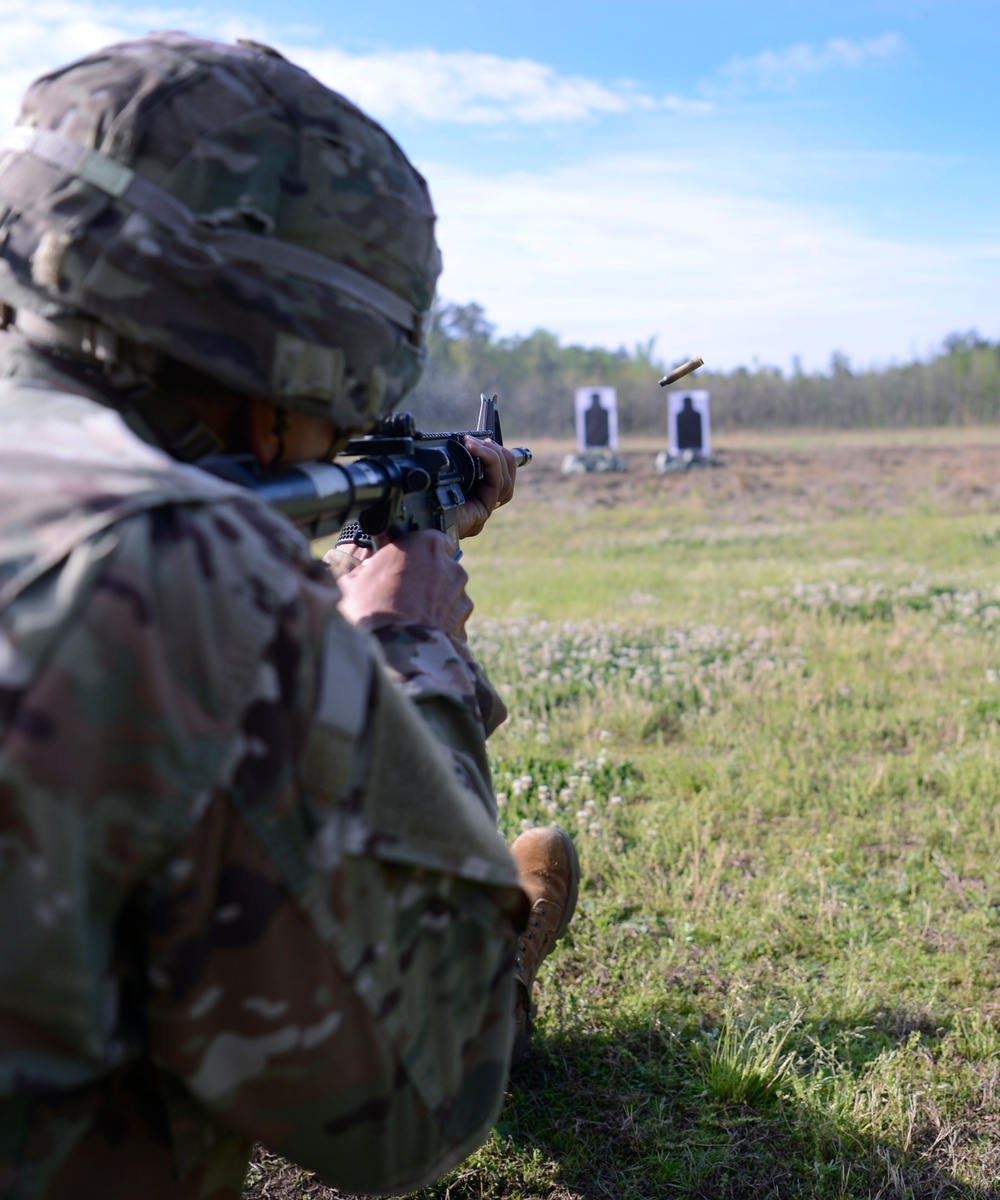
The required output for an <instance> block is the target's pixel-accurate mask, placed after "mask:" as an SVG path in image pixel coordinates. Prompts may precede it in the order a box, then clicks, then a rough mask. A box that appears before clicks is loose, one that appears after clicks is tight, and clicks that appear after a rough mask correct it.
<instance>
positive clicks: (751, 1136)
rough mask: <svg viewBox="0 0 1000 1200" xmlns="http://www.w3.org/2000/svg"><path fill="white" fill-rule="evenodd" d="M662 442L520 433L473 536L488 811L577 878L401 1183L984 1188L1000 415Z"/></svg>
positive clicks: (829, 1192)
mask: <svg viewBox="0 0 1000 1200" xmlns="http://www.w3.org/2000/svg"><path fill="white" fill-rule="evenodd" d="M658 448H659V447H658V446H653V445H649V446H646V447H643V446H641V445H639V444H632V445H630V446H629V447H628V448H627V454H626V457H627V458H628V460H629V463H630V470H629V472H628V473H627V474H625V475H620V476H614V477H604V478H600V477H591V478H589V479H586V478H585V479H580V478H575V479H567V480H564V479H562V478H561V477H560V476H559V475H558V471H557V465H558V460H559V450H560V447H556V446H546V447H543V448H542V450H543V453H541V454H539V456H538V458H537V460H536V462H535V463H534V464H532V466H531V467H530V468H529V469H528V470H526V471H525V472H524V473H523V478H522V480H521V483H520V485H519V495H518V497H517V499H516V501H515V503H514V504H513V505H512V506H511V507H510V508H509V509H507V510H505V511H504V512H503V513H502V514H500V515H499V516H498V518H497V519H496V520H495V521H494V522H493V527H492V528H491V529H489V530H488V531H487V532H486V533H485V534H484V535H483V536H482V537H481V538H479V539H477V541H475V542H469V543H468V545H467V553H466V560H465V561H466V563H467V565H468V569H469V574H470V576H471V580H472V583H471V591H472V594H473V595H474V597H475V599H476V602H477V611H476V615H475V617H474V619H473V641H474V644H475V646H476V648H477V652H478V653H479V654H480V656H481V657H482V658H483V660H484V661H485V662H486V663H487V665H488V666H489V668H490V669H491V673H492V675H493V677H494V679H495V680H496V681H497V682H498V684H500V685H501V688H502V690H503V692H504V694H505V696H506V698H507V700H508V704H509V707H510V709H511V718H510V720H509V722H508V723H507V725H506V726H505V727H504V729H503V730H502V731H501V732H500V733H499V734H498V735H497V736H496V738H495V739H494V741H493V745H492V751H493V760H494V771H495V785H496V788H497V791H498V793H499V798H500V801H501V805H502V809H501V811H502V822H503V827H504V831H505V833H506V834H507V835H508V837H510V838H513V837H514V836H515V835H516V834H517V832H518V831H519V830H520V829H522V828H525V827H527V826H529V825H531V824H535V823H547V822H549V821H557V822H558V823H560V824H562V825H564V826H565V827H567V828H569V829H570V830H572V831H573V833H574V836H575V838H576V840H577V844H578V845H579V847H580V851H581V858H582V862H583V884H582V889H581V898H580V906H579V911H578V915H577V918H576V920H575V922H574V924H573V926H572V929H571V932H570V934H569V936H568V937H567V939H566V941H565V942H564V943H563V944H562V945H561V947H560V949H559V950H558V951H557V952H556V953H555V954H554V955H553V956H552V958H551V959H550V960H549V962H548V963H547V964H546V966H545V968H543V972H542V978H541V990H540V997H539V999H540V1009H541V1013H540V1020H539V1023H538V1028H537V1038H536V1044H535V1049H534V1055H533V1058H532V1060H531V1062H530V1064H529V1065H528V1066H527V1067H526V1068H524V1069H522V1070H521V1071H520V1072H519V1073H518V1074H517V1075H516V1076H515V1078H514V1080H513V1081H512V1084H511V1089H510V1093H509V1097H508V1101H507V1104H506V1106H505V1108H504V1111H503V1114H502V1117H501V1120H500V1122H499V1124H498V1126H497V1129H496V1131H495V1133H494V1135H493V1138H492V1140H491V1142H490V1143H489V1144H488V1145H487V1146H486V1147H485V1148H484V1149H483V1150H482V1151H480V1152H479V1153H478V1154H477V1155H475V1156H474V1157H473V1158H472V1159H470V1160H469V1161H468V1162H467V1163H465V1164H464V1165H463V1166H462V1167H461V1168H460V1169H459V1170H458V1171H457V1172H455V1173H454V1174H453V1175H452V1176H451V1177H450V1178H449V1179H447V1180H444V1181H443V1182H441V1183H440V1184H439V1185H437V1186H436V1187H434V1188H431V1189H428V1190H426V1191H424V1192H422V1193H420V1196H421V1197H423V1198H425V1200H429V1198H431V1197H435V1198H440V1200H446V1198H451V1200H459V1198H462V1200H465V1198H466V1197H476V1198H486V1197H489V1198H491V1200H494V1198H495V1200H516V1198H522V1197H523V1198H526V1197H539V1198H541V1197H546V1198H551V1200H563V1198H566V1200H568V1198H570V1197H586V1198H588V1200H590V1198H598V1197H608V1198H615V1200H617V1198H621V1200H639V1198H643V1200H645V1198H659V1197H669V1196H673V1195H678V1196H699V1197H713V1198H714V1197H733V1198H735V1197H769V1196H774V1197H830V1198H833V1197H900V1198H902V1197H914V1198H923V1197H936V1196H960V1197H989V1196H1000V1095H998V1090H1000V969H998V968H1000V962H998V947H1000V860H998V846H1000V838H998V833H1000V829H998V825H1000V815H998V806H997V791H998V788H997V775H998V772H997V761H998V759H1000V640H998V636H997V631H998V630H1000V577H998V575H1000V572H998V568H1000V438H998V436H997V434H996V431H989V436H983V435H982V433H980V434H966V435H965V436H964V437H963V436H962V435H961V434H959V433H956V432H955V431H949V433H948V435H947V437H944V438H941V439H935V438H934V437H932V436H928V433H927V431H922V432H921V433H920V434H918V435H915V436H913V437H911V438H907V437H906V436H905V435H903V434H901V433H899V432H898V431H897V432H894V433H893V434H892V435H886V436H884V437H881V438H880V437H878V436H877V435H875V436H874V438H872V437H865V438H860V437H850V436H847V435H840V436H838V437H827V436H825V435H807V434H802V433H796V434H795V435H794V436H789V437H788V438H782V437H780V436H775V437H770V438H765V437H761V436H756V437H750V436H744V437H743V438H741V439H739V440H737V439H729V440H728V441H727V440H725V439H723V441H722V445H721V447H720V456H721V458H722V460H723V463H724V466H723V467H722V468H721V469H718V470H700V471H690V472H688V473H686V474H684V475H674V476H669V477H665V478H658V477H656V476H655V475H654V473H653V470H652V460H653V455H654V453H655V451H656V449H658ZM267 1195H270V1196H273V1197H279V1196H281V1197H292V1196H302V1197H305V1196H310V1197H315V1198H316V1200H319V1198H321V1197H331V1198H332V1197H335V1196H336V1195H337V1193H336V1192H335V1191H331V1190H329V1189H325V1188H322V1187H320V1186H319V1185H318V1184H316V1183H315V1181H311V1180H310V1179H309V1178H308V1177H305V1176H301V1173H298V1172H295V1171H293V1170H292V1169H290V1168H287V1167H282V1166H281V1164H279V1163H276V1162H274V1161H273V1160H269V1159H267V1158H266V1157H263V1158H262V1159H261V1160H260V1162H259V1164H258V1165H257V1166H255V1167H254V1168H253V1169H252V1172H251V1179H250V1183H249V1185H248V1190H247V1196H248V1197H249V1196H253V1197H264V1196H267Z"/></svg>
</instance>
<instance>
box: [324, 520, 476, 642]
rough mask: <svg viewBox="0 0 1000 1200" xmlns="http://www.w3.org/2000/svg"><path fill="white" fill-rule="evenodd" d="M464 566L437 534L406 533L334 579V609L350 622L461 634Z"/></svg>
mask: <svg viewBox="0 0 1000 1200" xmlns="http://www.w3.org/2000/svg"><path fill="white" fill-rule="evenodd" d="M468 578H469V577H468V576H467V575H466V573H465V569H464V568H463V567H462V566H461V565H460V564H459V563H457V562H455V560H454V559H453V558H452V548H451V543H450V542H449V541H448V539H447V538H446V537H445V535H444V534H443V533H438V532H437V531H435V530H424V531H422V532H420V533H410V534H407V536H406V537H404V538H400V540H399V541H398V542H390V543H389V544H388V545H386V546H383V547H382V548H381V549H380V550H379V552H378V553H377V554H372V555H371V556H370V557H369V558H366V559H365V560H364V561H363V562H361V564H360V565H359V566H357V567H355V568H354V570H353V571H350V572H349V573H348V574H346V575H344V576H343V577H342V578H340V579H339V580H338V586H339V587H340V591H341V596H342V598H341V601H340V611H341V613H343V615H344V616H345V617H346V618H347V620H348V621H350V622H351V624H352V625H362V626H363V627H364V628H366V629H377V628H378V627H379V626H380V625H411V624H417V625H432V626H434V628H436V629H443V630H444V631H445V633H447V634H449V635H451V636H452V637H457V638H464V637H465V622H466V621H467V620H468V619H469V615H470V613H471V612H472V601H471V600H470V599H469V597H468V595H467V593H466V591H465V585H466V583H467V582H468Z"/></svg>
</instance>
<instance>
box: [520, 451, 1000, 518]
mask: <svg viewBox="0 0 1000 1200" xmlns="http://www.w3.org/2000/svg"><path fill="white" fill-rule="evenodd" d="M567 449H569V447H568V446H565V447H557V446H554V445H553V444H551V443H546V444H544V445H543V446H541V447H539V448H538V449H537V450H536V452H535V458H534V461H533V462H532V463H531V465H530V466H529V467H528V468H526V469H525V470H523V471H522V472H521V473H520V474H519V477H518V490H519V496H518V499H519V500H521V499H522V497H523V502H528V501H530V500H535V501H538V502H540V503H542V504H545V505H548V506H551V507H555V508H557V509H559V510H562V511H569V512H572V511H574V510H577V511H587V510H591V509H594V508H601V507H604V508H617V507H620V506H622V505H625V506H629V507H643V506H645V505H651V504H663V503H667V504H671V505H674V504H676V505H678V506H679V507H682V508H685V507H689V508H694V509H699V510H701V511H703V512H704V513H705V515H706V516H707V515H709V514H710V515H711V516H712V518H713V520H725V521H731V522H733V523H737V524H742V523H746V522H754V521H768V522H769V521H789V520H791V521H804V520H815V519H825V518H828V517H833V516H850V515H869V516H894V515H902V514H903V513H905V512H912V510H913V508H914V506H917V507H924V508H926V510H927V511H933V512H937V513H941V514H944V515H959V514H968V513H970V512H980V513H984V514H989V513H1000V444H989V443H987V444H977V443H974V442H971V441H970V442H969V443H968V444H954V443H951V442H946V443H943V444H941V445H927V444H921V443H916V444H913V445H899V444H895V443H890V444H885V445H880V444H877V443H876V444H873V445H870V446H864V445H856V444H852V443H848V444H844V443H843V442H842V441H840V442H838V441H837V440H834V439H831V441H830V442H829V443H827V444H824V443H823V442H821V441H816V442H813V443H807V444H804V445H800V446H798V447H796V448H794V449H791V448H789V447H788V446H787V445H786V444H783V442H782V441H781V440H779V439H776V440H775V443H774V445H773V447H769V446H767V445H766V444H761V443H760V442H758V443H757V444H756V445H754V446H752V447H747V446H740V445H734V446H732V447H727V446H726V445H725V443H723V444H722V445H721V446H720V447H719V448H718V450H717V455H716V456H717V458H718V461H719V462H720V464H721V465H720V466H719V467H716V468H701V469H691V470H689V471H685V472H675V473H671V474H668V475H662V476H660V475H657V474H656V472H655V469H654V459H655V456H656V453H657V451H658V450H659V449H662V447H661V446H659V445H657V444H656V443H654V442H650V443H649V446H648V448H647V447H642V448H635V447H632V448H628V449H625V450H624V451H621V452H620V456H621V457H622V458H624V460H625V462H626V463H627V465H628V471H627V472H624V473H621V474H607V475H586V476H580V475H575V476H563V475H561V474H560V471H559V466H560V463H561V461H562V456H563V454H564V453H565V451H566V450H567Z"/></svg>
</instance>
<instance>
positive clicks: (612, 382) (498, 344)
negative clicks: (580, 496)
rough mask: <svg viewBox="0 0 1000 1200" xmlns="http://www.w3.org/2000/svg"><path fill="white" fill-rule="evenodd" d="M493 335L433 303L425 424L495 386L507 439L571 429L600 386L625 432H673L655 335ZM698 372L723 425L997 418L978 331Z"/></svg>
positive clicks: (466, 309) (462, 307) (990, 369)
mask: <svg viewBox="0 0 1000 1200" xmlns="http://www.w3.org/2000/svg"><path fill="white" fill-rule="evenodd" d="M495 335H496V329H495V326H494V325H493V324H492V323H491V322H490V321H488V320H487V318H486V312H485V309H484V308H483V307H482V305H480V304H475V303H471V304H441V305H438V306H436V307H435V309H434V311H433V314H432V317H431V323H430V330H429V336H428V364H427V369H426V371H425V372H424V376H423V378H422V379H421V381H420V383H419V385H418V386H417V387H416V388H415V389H414V391H413V392H412V393H411V395H410V396H409V397H408V399H407V403H408V405H409V406H410V407H411V408H412V409H413V411H414V412H415V413H416V415H417V417H418V419H419V420H420V422H421V423H422V424H423V425H424V427H425V428H428V427H431V426H434V427H436V428H447V427H449V426H450V427H453V428H454V427H456V426H457V427H467V426H468V425H469V423H470V422H471V421H472V420H473V419H474V418H475V416H476V413H477V412H478V402H479V393H480V392H481V391H488V392H490V393H492V392H494V391H495V392H497V393H499V396H500V407H501V412H502V414H503V421H504V429H505V432H506V433H507V436H508V437H510V436H516V437H518V438H528V437H531V436H535V437H539V436H545V435H556V436H567V437H568V436H570V435H571V434H572V430H573V400H572V397H573V393H574V391H575V390H576V388H578V387H589V386H601V385H603V386H609V387H614V388H616V389H617V391H618V412H619V428H620V429H621V432H622V433H624V434H629V433H646V434H655V435H660V436H663V437H664V438H665V437H666V405H665V403H664V396H663V393H662V391H661V390H660V388H659V387H658V386H657V380H658V379H659V377H660V376H661V375H662V374H663V373H664V372H665V370H666V366H665V364H664V363H662V362H660V361H658V360H657V359H656V358H655V356H654V352H655V344H656V343H655V339H653V338H650V339H649V340H648V341H646V342H640V343H638V344H637V345H636V346H635V348H634V349H633V350H631V351H629V350H628V349H626V348H625V347H624V346H620V347H619V348H618V349H617V350H607V349H604V348H603V347H599V346H580V345H570V346H563V345H561V344H560V342H559V338H558V337H557V336H556V335H555V334H554V333H550V332H549V331H548V330H545V329H536V330H535V331H534V332H533V333H530V334H528V335H527V336H514V337H504V338H499V339H498V338H497V337H496V336H495ZM687 357H690V356H687ZM678 361H679V362H681V361H684V359H683V358H682V359H679V360H678ZM695 379H696V380H697V386H698V387H704V388H707V389H708V390H709V391H710V392H711V394H712V419H713V422H714V423H715V424H716V425H717V426H718V427H720V428H723V429H745V428H773V427H779V426H785V427H787V426H796V425H804V426H818V427H827V428H848V427H865V426H903V425H947V424H972V423H987V422H995V421H998V420H1000V343H991V342H990V341H988V340H987V339H986V338H983V337H981V336H980V334H979V333H978V332H977V331H976V330H974V329H973V330H968V331H967V332H964V333H951V334H949V335H948V336H947V337H946V338H945V339H944V341H943V343H942V349H941V352H940V353H939V354H937V355H935V356H933V357H931V358H930V359H929V360H928V361H926V362H919V361H917V362H912V363H907V364H904V365H900V366H890V367H886V368H883V369H881V370H858V369H856V368H852V366H851V362H850V359H849V358H848V357H847V355H846V354H844V353H843V352H842V351H839V350H838V351H835V352H834V353H833V354H832V356H831V358H830V365H829V368H828V370H827V371H826V372H825V373H822V372H814V373H808V372H806V371H804V370H803V367H802V360H801V358H800V357H799V356H797V355H796V356H795V357H794V358H793V359H792V371H791V374H790V375H788V376H787V377H785V376H783V375H782V372H781V371H780V370H779V369H778V368H777V367H773V366H766V365H762V364H760V363H759V362H757V361H756V360H755V362H754V366H753V368H752V369H748V368H747V367H737V368H736V369H735V370H732V371H729V372H713V371H707V370H704V369H702V370H701V371H699V372H698V375H697V376H696V377H694V379H692V385H694V381H695Z"/></svg>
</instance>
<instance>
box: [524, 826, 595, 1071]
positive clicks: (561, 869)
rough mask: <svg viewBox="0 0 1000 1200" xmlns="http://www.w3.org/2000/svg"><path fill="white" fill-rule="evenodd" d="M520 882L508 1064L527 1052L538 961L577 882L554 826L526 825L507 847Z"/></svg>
mask: <svg viewBox="0 0 1000 1200" xmlns="http://www.w3.org/2000/svg"><path fill="white" fill-rule="evenodd" d="M510 852H511V854H513V856H514V861H515V862H516V863H517V871H518V874H519V876H520V878H521V887H523V888H524V890H525V892H527V894H528V900H529V902H530V904H531V911H530V912H529V913H528V924H527V927H526V928H525V930H524V932H523V933H522V934H521V936H520V937H519V938H518V941H517V953H516V957H515V960H514V978H515V979H516V980H517V987H516V998H515V1004H514V1022H515V1032H514V1048H513V1050H512V1051H511V1063H512V1064H514V1063H517V1062H518V1061H519V1060H520V1059H522V1058H524V1056H525V1054H527V1052H528V1045H529V1043H530V1041H531V1030H532V1024H533V1021H534V1018H535V1013H536V1012H537V1008H538V1006H537V1005H536V1004H535V1003H534V999H533V996H532V991H533V989H534V986H535V976H536V975H537V974H538V968H539V967H540V966H541V965H542V960H543V959H544V958H545V956H546V955H547V954H548V953H549V952H550V951H551V950H552V947H553V946H554V945H555V944H556V942H557V941H558V940H559V939H560V938H561V937H562V935H563V934H564V933H565V932H566V930H567V929H568V928H569V922H570V918H571V917H572V916H573V910H574V909H575V908H576V895H577V891H578V889H579V886H580V862H579V859H578V858H577V856H576V848H575V847H574V845H573V843H572V842H571V841H570V840H569V838H568V837H567V835H566V834H565V833H563V831H562V830H561V829H557V828H556V826H555V825H550V826H549V827H548V828H546V829H529V830H528V831H527V832H526V833H522V834H521V836H520V837H519V838H518V839H517V840H516V841H515V842H514V844H513V846H511V848H510Z"/></svg>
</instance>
